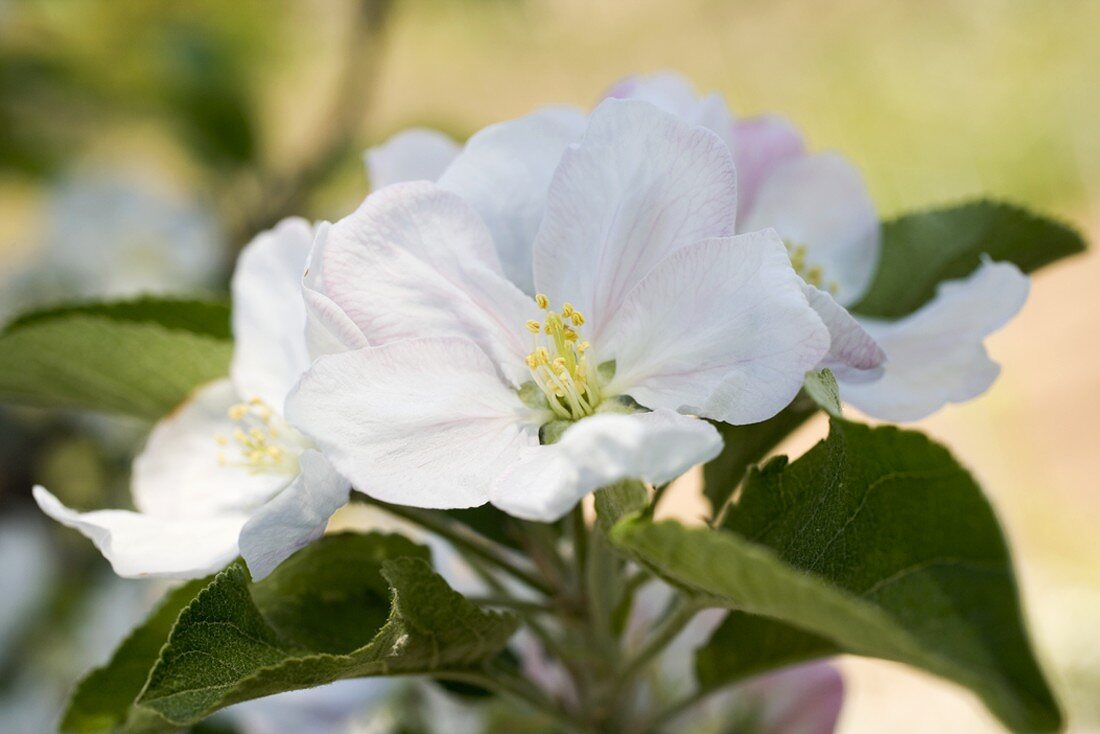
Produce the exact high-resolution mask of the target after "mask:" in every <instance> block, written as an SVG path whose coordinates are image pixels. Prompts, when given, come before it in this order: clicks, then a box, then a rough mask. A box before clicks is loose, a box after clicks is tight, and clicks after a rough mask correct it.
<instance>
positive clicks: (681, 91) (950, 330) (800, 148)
mask: <svg viewBox="0 0 1100 734" xmlns="http://www.w3.org/2000/svg"><path fill="white" fill-rule="evenodd" d="M609 96H613V97H628V98H638V99H645V100H647V101H649V102H651V103H652V104H655V105H657V106H658V107H660V108H662V109H664V110H666V111H668V112H671V113H672V114H675V115H678V116H680V117H682V118H684V119H686V120H688V121H692V122H694V123H695V124H700V125H703V126H705V127H707V128H709V129H711V130H713V131H714V132H715V133H717V134H718V135H719V136H720V137H721V138H722V139H723V140H725V141H726V142H727V144H728V145H730V148H731V150H732V152H733V155H734V158H735V161H736V163H737V168H738V196H739V199H740V202H741V204H740V218H739V220H738V230H739V231H753V230H757V229H761V228H764V227H772V228H774V229H775V230H776V231H777V232H779V235H780V236H781V237H782V238H783V240H784V242H785V243H786V245H787V249H788V251H789V253H790V257H791V261H792V264H793V265H794V267H795V269H796V270H797V271H798V272H799V274H800V275H801V276H802V277H803V279H804V280H805V281H806V283H807V295H808V297H809V299H810V303H811V305H813V306H814V308H815V309H816V310H817V311H818V312H819V313H820V315H821V317H822V319H823V320H824V321H825V323H826V324H827V325H828V326H829V329H830V332H831V333H832V336H833V348H832V349H831V350H830V355H829V359H828V360H827V361H826V362H825V363H824V364H823V365H822V366H826V367H830V368H831V369H832V370H833V371H834V373H835V374H836V377H837V380H838V381H839V383H840V388H841V397H842V398H843V399H844V400H845V401H847V402H849V403H851V404H852V405H854V406H855V407H857V408H859V409H860V410H862V411H863V412H865V413H867V414H869V415H872V416H874V417H877V418H882V419H886V420H893V421H907V420H918V419H920V418H923V417H925V416H927V415H930V414H931V413H933V412H935V411H936V410H938V409H939V408H941V407H943V406H944V405H945V404H946V403H949V402H962V401H965V400H970V399H972V398H975V397H977V396H978V395H980V394H982V393H983V392H985V391H986V390H987V389H989V387H990V386H991V385H992V384H993V382H994V380H996V378H997V374H998V373H999V371H1000V370H999V367H998V365H997V364H996V363H995V362H993V361H992V360H990V358H989V356H988V355H987V354H986V352H985V348H984V347H983V345H982V342H983V340H984V339H985V337H987V336H989V335H990V334H991V333H993V332H994V331H996V330H997V329H999V328H1001V327H1002V326H1004V324H1006V323H1007V322H1008V321H1009V320H1010V319H1011V318H1012V317H1013V316H1014V315H1015V314H1016V313H1017V312H1018V311H1019V309H1020V308H1021V307H1022V306H1023V303H1024V301H1025V300H1026V298H1027V293H1028V287H1029V281H1028V278H1027V277H1026V276H1025V275H1023V274H1022V273H1021V272H1020V271H1019V269H1018V268H1016V266H1015V265H1012V264H1010V263H991V262H986V263H983V264H982V265H981V266H980V268H979V269H978V270H977V271H975V272H974V273H973V274H972V275H971V276H970V277H968V278H965V279H962V280H958V281H953V282H950V283H944V284H943V285H942V286H941V288H940V289H939V291H938V293H937V295H936V297H935V298H934V299H933V300H932V301H931V302H930V303H928V304H927V305H925V306H924V307H923V308H921V309H920V310H918V311H917V312H915V313H913V314H911V315H909V316H906V317H904V318H902V319H899V320H897V321H894V322H889V323H887V322H882V321H877V320H871V319H865V318H858V319H856V320H853V319H852V318H851V316H850V315H849V314H848V313H847V311H846V310H845V309H844V308H842V307H847V306H851V305H853V304H856V303H858V301H859V299H860V297H861V296H862V295H863V294H864V292H865V291H866V289H867V287H868V286H869V285H870V282H871V279H872V277H873V276H874V273H875V267H876V265H877V263H878V257H879V250H880V247H881V242H880V226H879V221H878V216H877V214H876V212H875V208H874V204H873V202H872V201H871V198H870V196H869V194H868V193H867V189H866V186H865V185H864V183H863V180H862V177H861V176H860V175H859V172H858V171H857V170H856V168H855V167H854V166H852V165H851V164H850V163H849V162H848V161H846V160H845V159H844V158H842V157H841V156H839V155H837V154H835V153H831V152H825V153H814V154H809V153H807V152H806V150H805V145H804V144H803V142H802V139H801V136H800V135H799V134H798V132H797V130H796V129H795V128H794V127H793V126H792V125H791V124H790V123H789V122H787V121H785V120H783V119H781V118H779V117H775V116H764V117H757V118H750V119H747V120H735V119H734V117H733V115H732V114H731V113H730V112H729V110H728V108H727V107H726V106H725V103H724V102H723V101H722V99H721V96H720V95H715V94H711V95H707V96H705V97H702V98H699V97H698V96H697V95H696V94H695V92H694V90H693V89H692V87H691V84H690V83H689V82H688V81H687V80H686V79H684V78H683V77H680V76H679V75H676V74H672V73H669V72H665V73H661V74H655V75H653V76H648V77H630V78H628V79H626V80H623V81H622V82H620V83H618V84H617V85H615V86H614V87H612V89H611V90H610V92H609ZM857 321H858V323H857ZM860 327H862V328H860ZM876 343H877V346H876ZM880 348H881V352H880V351H879V349H880ZM883 353H884V354H885V358H886V361H885V363H882V354H883ZM880 363H882V365H881V367H880V366H879V364H880Z"/></svg>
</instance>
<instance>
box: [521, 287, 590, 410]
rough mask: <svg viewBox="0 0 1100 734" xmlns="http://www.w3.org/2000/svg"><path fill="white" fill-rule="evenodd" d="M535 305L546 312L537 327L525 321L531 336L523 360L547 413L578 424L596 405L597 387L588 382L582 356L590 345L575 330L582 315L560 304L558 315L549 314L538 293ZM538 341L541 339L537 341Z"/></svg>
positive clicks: (583, 320) (582, 322) (573, 308)
mask: <svg viewBox="0 0 1100 734" xmlns="http://www.w3.org/2000/svg"><path fill="white" fill-rule="evenodd" d="M535 303H536V304H538V306H539V308H541V309H542V310H544V311H546V318H545V320H544V321H543V322H542V323H541V324H540V323H539V322H537V321H533V320H532V321H528V322H527V324H526V327H527V330H528V331H529V332H531V333H532V334H534V335H535V337H534V345H533V348H532V350H531V352H530V353H529V354H528V355H527V357H526V360H525V361H526V363H527V367H528V369H530V370H531V376H532V377H533V378H534V382H535V384H536V385H537V386H538V387H539V389H540V390H542V392H543V394H544V395H545V396H546V400H547V403H548V404H549V405H550V409H551V410H553V411H554V413H555V414H556V415H558V416H559V417H560V418H563V419H566V420H578V419H580V418H583V417H584V416H586V415H591V414H592V413H593V412H594V411H595V409H596V406H597V405H598V404H599V401H600V395H599V391H598V389H597V386H596V385H595V384H594V383H592V382H590V381H589V374H590V372H589V369H588V358H587V356H586V354H585V353H586V352H587V351H588V350H589V349H590V348H591V345H590V344H589V343H588V342H587V341H584V340H583V339H581V335H580V332H579V331H578V329H579V328H580V327H581V326H582V325H583V324H584V322H585V319H584V314H582V313H581V312H580V311H578V310H577V309H576V308H575V307H574V306H573V304H571V303H566V304H563V306H562V309H561V312H560V313H559V312H557V311H551V310H550V299H549V298H547V297H546V296H545V295H543V294H542V293H540V294H538V295H537V296H535ZM540 337H541V338H540Z"/></svg>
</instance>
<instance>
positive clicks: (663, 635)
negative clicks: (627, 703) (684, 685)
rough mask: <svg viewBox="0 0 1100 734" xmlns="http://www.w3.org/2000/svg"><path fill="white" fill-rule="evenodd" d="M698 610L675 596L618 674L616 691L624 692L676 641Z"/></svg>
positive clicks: (690, 603)
mask: <svg viewBox="0 0 1100 734" xmlns="http://www.w3.org/2000/svg"><path fill="white" fill-rule="evenodd" d="M700 608H701V607H700V606H699V604H698V603H697V602H695V601H692V600H689V599H688V598H687V597H685V596H682V595H680V596H677V597H676V599H675V600H674V601H673V602H672V603H671V604H670V605H669V608H668V610H667V611H666V612H665V614H664V616H663V618H662V619H661V621H660V622H658V624H657V627H656V629H654V631H653V635H652V636H651V637H650V638H649V640H648V641H647V642H646V643H645V644H644V645H643V646H642V648H641V649H640V650H638V652H637V653H636V654H635V655H634V657H633V658H631V659H630V661H629V662H627V664H626V665H625V666H624V667H623V669H622V670H621V671H620V672H619V680H618V690H620V691H621V690H624V689H625V688H626V686H627V685H628V684H629V683H630V682H631V681H632V680H633V679H634V677H636V676H637V675H638V674H639V673H641V672H642V671H643V670H645V668H646V666H648V665H649V664H650V662H652V661H653V659H654V658H656V657H657V656H658V655H660V654H661V652H663V651H664V649H665V648H666V647H668V645H669V643H671V642H672V641H673V640H674V639H676V637H677V636H678V635H679V634H680V633H681V632H682V631H683V629H684V627H685V626H686V625H687V623H688V622H690V621H691V620H692V618H693V617H694V616H695V615H696V614H698V612H699V610H700Z"/></svg>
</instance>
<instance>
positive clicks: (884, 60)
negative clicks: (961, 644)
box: [0, 0, 1100, 734]
mask: <svg viewBox="0 0 1100 734" xmlns="http://www.w3.org/2000/svg"><path fill="white" fill-rule="evenodd" d="M1097 28H1100V2H1094V1H1093V0H1018V1H1015V2H1014V1H1011V0H956V1H954V2H947V1H946V0H942V1H938V2H921V1H919V0H910V1H889V0H844V1H843V2H834V3H828V4H827V6H826V4H824V3H816V2H809V1H808V0H807V1H796V0H739V1H725V2H722V1H719V0H679V2H675V3H669V2H663V1H658V0H635V1H633V2H625V1H624V0H393V1H392V2H387V1H385V0H278V1H273V0H236V2H233V3H225V2H215V1H214V0H188V1H186V2H171V3H168V2H148V0H0V321H3V320H6V319H7V318H8V317H10V316H11V315H12V314H14V313H17V312H18V311H20V310H22V309H25V308H28V307H32V306H35V305H41V304H43V303H50V302H54V301H58V300H65V299H73V298H88V297H94V296H98V295H110V296H120V295H132V294H135V293H139V292H160V293H165V292H171V293H203V294H207V295H212V296H224V293H225V290H226V278H227V275H228V273H229V270H230V268H231V266H232V262H233V257H234V254H235V252H236V249H237V248H239V247H240V246H242V245H243V244H245V243H246V242H247V241H248V239H249V238H250V237H251V236H252V235H253V234H254V233H255V232H257V231H259V230H260V229H263V228H265V227H267V226H269V225H270V224H272V223H274V222H275V221H277V220H278V219H279V218H281V217H283V216H286V215H289V214H302V215H305V216H308V217H311V218H325V219H336V218H339V217H340V216H342V215H343V214H344V213H346V212H347V211H349V210H350V209H351V208H352V207H353V206H354V205H355V204H356V203H357V202H358V201H359V200H360V199H361V198H362V197H363V196H364V195H365V193H366V191H367V181H366V178H365V174H364V172H363V166H362V162H361V159H360V154H361V152H362V150H363V149H364V148H365V147H367V146H368V145H371V144H374V143H377V142H380V141H381V140H383V139H385V138H386V137H387V136H388V135H389V134H391V133H393V132H395V131H397V130H399V129H401V128H403V127H406V126H410V125H428V126H432V127H438V128H441V129H443V130H445V131H447V132H449V133H451V134H452V135H454V136H456V137H458V138H465V137H466V136H468V135H469V134H470V133H472V132H473V131H475V130H477V129H478V128H480V127H482V126H483V125H485V124H487V123H490V122H494V121H497V120H500V119H503V118H508V117H514V116H517V115H521V114H523V113H526V112H528V111H530V110H531V109H533V108H535V107H537V106H540V105H543V104H547V103H552V102H562V103H571V104H576V105H582V106H589V105H591V104H592V103H593V102H594V101H595V100H597V99H598V98H599V96H600V94H601V92H602V91H603V90H604V89H606V88H607V87H608V86H610V85H611V84H612V83H613V82H614V81H615V80H616V79H618V78H619V77H621V76H623V75H625V74H629V73H635V72H647V71H656V70H660V69H664V68H671V69H676V70H679V71H681V72H683V73H685V74H686V75H688V76H689V77H691V78H692V79H693V80H694V81H695V82H696V84H697V86H698V88H699V89H700V90H701V91H708V90H719V91H721V92H723V93H724V94H725V96H726V98H727V100H728V102H729V103H730V105H731V107H732V108H733V110H734V111H735V112H736V113H738V114H740V115H750V114H755V113H760V112H779V113H781V114H783V115H786V116H788V117H790V118H792V119H793V120H794V121H795V122H796V124H797V125H798V126H800V127H801V128H802V129H803V130H804V131H805V132H806V133H807V136H808V139H809V142H810V144H811V146H812V147H814V148H835V149H839V150H841V151H843V152H844V153H845V154H846V155H848V156H849V157H851V158H852V159H854V160H855V161H856V163H857V164H858V165H859V166H860V167H861V168H862V169H863V171H864V172H865V175H866V177H867V179H868V181H869V185H870V189H871V192H872V194H873V196H874V198H875V200H876V202H877V204H878V206H879V208H880V210H881V211H882V213H883V216H890V215H891V214H895V213H900V212H905V211H909V210H912V209H917V208H922V207H928V206H933V205H937V204H946V203H951V202H954V201H956V200H959V199H962V198H967V197H975V196H985V195H987V196H992V197H997V198H1005V199H1009V200H1013V201H1016V202H1019V203H1022V204H1025V205H1027V206H1029V207H1032V208H1036V209H1038V210H1039V211H1041V212H1043V213H1046V214H1049V215H1054V216H1057V217H1059V218H1062V219H1064V220H1066V221H1068V222H1070V223H1072V224H1074V225H1076V226H1077V227H1079V228H1080V229H1082V230H1083V231H1084V233H1085V234H1086V236H1087V237H1088V239H1089V240H1090V241H1092V242H1096V241H1098V240H1100V123H1098V121H1100V84H1098V83H1097V76H1096V74H1097V71H1096V70H1097V69H1098V68H1100V45H1098V44H1097V43H1096V42H1095V33H1096V29H1097ZM1097 282H1100V256H1098V255H1097V254H1096V253H1095V252H1093V253H1091V254H1089V255H1087V256H1084V257H1078V258H1075V259H1072V260H1070V261H1067V262H1063V263H1060V264H1058V265H1056V266H1054V267H1052V268H1050V269H1049V270H1046V271H1043V272H1041V273H1040V274H1039V275H1038V276H1037V277H1036V279H1035V282H1034V288H1033V291H1032V296H1031V299H1030V301H1029V303H1028V305H1027V306H1026V307H1025V309H1024V311H1023V314H1022V315H1021V316H1020V317H1019V318H1018V319H1017V320H1016V321H1014V322H1013V323H1012V324H1010V325H1009V327H1008V328H1006V329H1005V330H1004V331H1003V332H1002V333H1000V334H998V335H997V336H996V337H995V338H993V339H992V340H991V341H990V344H989V347H990V351H991V353H992V354H993V356H994V357H995V358H996V359H998V360H999V361H1001V362H1002V364H1003V365H1004V370H1003V373H1002V377H1001V379H1000V380H999V382H998V383H997V385H996V386H995V388H994V389H993V390H992V391H990V392H989V393H988V394H987V395H985V396H984V397H983V398H981V399H979V400H977V401H975V402H973V403H970V404H967V405H963V406H952V407H949V408H947V409H946V410H944V411H942V412H941V413H940V414H938V415H937V416H936V417H935V418H933V419H932V420H929V421H927V422H926V423H925V425H923V426H922V428H924V429H925V430H927V431H928V432H930V433H931V434H932V435H933V436H935V437H937V438H938V439H939V440H941V441H943V442H944V443H946V444H948V445H949V446H951V447H952V449H953V451H954V452H955V454H956V455H957V456H958V457H959V458H960V459H961V460H962V461H963V462H964V463H965V464H966V465H968V466H969V467H970V468H971V469H972V470H973V471H974V472H975V474H976V475H977V476H978V477H979V478H980V479H981V480H982V482H983V484H984V486H985V487H986V489H987V491H988V493H989V494H990V496H991V498H992V500H993V502H994V505H995V506H996V508H997V510H998V512H999V514H1000V516H1001V518H1002V520H1003V522H1004V524H1005V526H1006V529H1007V532H1008V535H1009V538H1010V541H1011V544H1012V546H1013V548H1014V551H1015V555H1016V558H1017V560H1018V564H1019V567H1020V575H1021V584H1022V589H1023V594H1024V597H1025V601H1026V606H1027V609H1028V612H1029V615H1030V618H1031V624H1032V630H1033V634H1034V636H1035V638H1036V640H1037V646H1038V647H1039V650H1040V655H1041V657H1042V659H1043V661H1044V663H1045V665H1046V667H1047V670H1048V671H1049V673H1050V675H1051V677H1052V679H1053V682H1054V684H1055V686H1056V688H1057V689H1058V690H1059V692H1060V694H1061V696H1062V699H1063V701H1064V702H1065V704H1066V706H1067V708H1068V709H1069V711H1070V722H1071V724H1070V730H1071V731H1073V732H1094V731H1100V624H1098V623H1097V620H1098V619H1100V542H1098V541H1097V535H1096V527H1097V525H1098V524H1100V486H1098V480H1097V477H1100V450H1098V449H1100V447H1098V446H1097V442H1098V439H1100V431H1098V430H1097V428H1096V416H1097V415H1100V368H1098V359H1100V346H1098V340H1097V337H1096V335H1097V334H1098V333H1100V331H1098V328H1097V327H1098V321H1100V319H1098V317H1100V289H1098V288H1097V287H1096V283H1097ZM144 430H146V427H144V426H142V425H141V424H139V423H134V422H129V421H124V420H121V419H115V418H104V417H96V416H85V415H76V414H73V415H58V414H57V413H43V412H39V411H34V410H28V409H3V410H0V586H2V589H3V593H2V597H3V598H2V600H0V731H3V732H46V731H51V730H52V724H51V722H52V721H53V719H54V717H55V716H56V713H57V710H58V706H59V705H60V704H59V702H60V701H61V700H62V699H63V698H64V695H65V693H66V691H67V690H68V688H69V687H70V686H71V684H72V681H74V680H75V679H76V677H77V676H78V675H79V674H80V673H81V672H83V671H84V670H85V669H86V668H87V667H88V666H90V665H92V664H94V663H96V662H99V661H101V660H102V659H104V658H105V656H106V655H107V654H109V652H110V650H111V649H112V648H113V646H114V644H115V643H116V642H117V641H118V640H119V639H120V638H121V636H122V635H124V634H125V632H126V631H127V629H128V628H129V627H130V626H131V625H132V624H133V623H135V622H136V621H137V620H138V619H139V618H140V617H141V616H142V614H143V612H144V610H145V609H146V608H147V607H148V605H149V604H150V603H151V602H152V600H153V599H155V598H156V595H157V591H158V590H157V589H155V588H150V585H149V584H146V583H143V582H133V581H130V582H127V581H120V580H117V579H114V578H113V576H111V574H110V572H109V568H108V567H107V565H106V563H105V562H104V561H102V559H101V558H100V557H99V555H98V554H97V553H95V552H94V551H93V550H92V548H91V545H90V543H88V542H87V541H85V540H84V539H83V538H81V537H79V536H78V535H77V534H76V533H74V532H71V531H66V530H62V529H60V528H59V527H54V526H52V525H47V523H45V522H43V521H42V519H41V518H40V517H39V516H38V513H37V511H36V510H35V509H34V508H33V506H32V504H31V503H30V500H29V497H30V492H29V490H30V486H31V484H32V482H33V481H39V482H42V483H44V484H47V485H48V486H50V487H51V489H53V490H54V491H56V492H57V494H58V495H59V496H60V497H61V498H62V499H63V500H64V501H65V502H66V503H70V504H73V505H76V506H79V507H106V506H125V505H126V503H127V502H128V493H127V491H126V472H127V467H128V462H129V457H130V456H131V455H132V452H133V451H134V449H135V447H137V446H139V445H140V442H141V440H142V437H143V432H144ZM822 434H823V427H822V425H821V424H820V423H817V424H812V425H810V426H808V427H807V428H806V429H805V430H804V431H802V432H801V433H800V434H799V435H798V436H797V437H796V438H795V440H794V441H793V442H792V446H790V447H788V448H789V450H791V451H793V452H796V453H797V452H800V451H802V450H803V449H804V448H806V447H808V446H809V445H810V443H811V442H813V441H815V440H816V439H817V438H819V437H820V436H821V435H822ZM691 503H692V498H691V497H690V496H687V495H686V494H685V496H684V497H683V505H682V506H683V508H684V510H683V511H684V512H686V513H690V512H691V511H692V509H691V508H692V504H691ZM28 651H34V654H33V655H30V654H27V653H28ZM841 666H842V668H843V670H844V672H845V675H846V677H847V680H848V685H849V693H850V695H849V699H848V702H847V706H846V709H845V712H844V715H843V718H842V724H841V729H840V730H841V732H844V733H845V734H855V733H857V732H867V733H870V732H881V731H891V732H906V733H908V732H913V733H915V732H929V731H936V732H968V733H980V732H996V731H1000V729H999V728H998V727H997V725H996V724H995V723H994V722H993V720H992V719H991V718H990V717H989V716H988V715H986V714H985V713H984V712H983V711H982V709H981V708H980V707H979V706H978V704H977V703H976V702H975V701H974V699H972V698H971V697H970V696H969V695H968V694H965V693H962V692H960V691H959V690H958V689H956V688H954V687H952V686H950V685H948V684H944V683H940V682H938V681H935V680H932V679H930V678H928V677H925V676H923V675H920V674H917V673H913V672H911V671H909V670H907V669H903V668H901V667H899V666H895V665H892V664H887V663H881V662H873V661H865V660H854V659H846V660H843V661H842V663H841Z"/></svg>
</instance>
